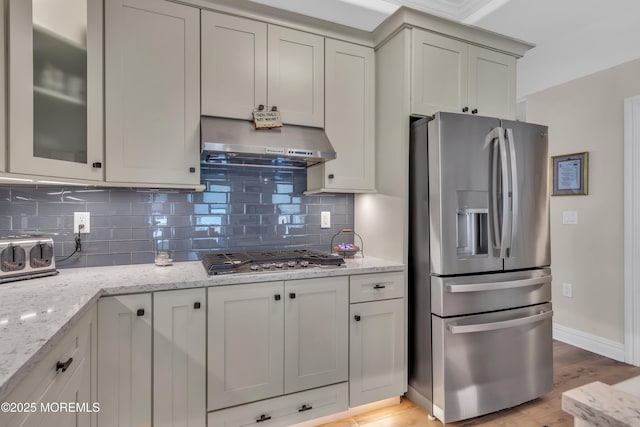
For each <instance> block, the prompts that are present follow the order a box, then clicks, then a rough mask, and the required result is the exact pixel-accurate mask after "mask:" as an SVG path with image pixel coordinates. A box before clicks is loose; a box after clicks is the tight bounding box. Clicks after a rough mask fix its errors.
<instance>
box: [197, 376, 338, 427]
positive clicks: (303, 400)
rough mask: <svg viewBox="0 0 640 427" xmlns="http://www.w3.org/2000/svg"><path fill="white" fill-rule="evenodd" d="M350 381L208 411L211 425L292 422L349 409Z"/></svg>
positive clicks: (272, 425) (238, 426) (231, 426)
mask: <svg viewBox="0 0 640 427" xmlns="http://www.w3.org/2000/svg"><path fill="white" fill-rule="evenodd" d="M348 389H349V386H348V385H347V383H346V382H345V383H341V384H335V385H331V386H327V387H321V388H316V389H313V390H309V391H303V392H300V393H295V394H290V395H287V396H281V397H276V398H274V399H267V400H261V401H259V402H255V403H250V404H248V405H242V406H236V407H233V408H229V409H223V410H221V411H216V412H210V413H209V426H210V427H212V426H215V427H243V426H255V425H256V424H257V423H259V424H258V425H260V426H270V427H276V426H290V425H292V424H296V423H300V422H303V421H306V420H311V419H314V418H318V417H323V416H325V415H330V414H335V413H337V412H342V411H346V410H347V409H348V392H349V391H348Z"/></svg>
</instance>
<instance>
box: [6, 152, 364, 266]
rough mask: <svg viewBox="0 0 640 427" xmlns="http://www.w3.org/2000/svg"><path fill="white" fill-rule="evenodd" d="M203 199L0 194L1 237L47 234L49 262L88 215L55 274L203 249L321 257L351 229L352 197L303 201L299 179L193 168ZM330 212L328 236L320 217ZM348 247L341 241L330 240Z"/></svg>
mask: <svg viewBox="0 0 640 427" xmlns="http://www.w3.org/2000/svg"><path fill="white" fill-rule="evenodd" d="M201 176H202V184H204V185H205V186H206V189H205V191H204V192H202V193H195V192H183V191H175V192H174V191H149V190H130V189H119V188H95V187H76V186H69V187H42V186H38V187H35V186H0V235H1V236H10V235H20V234H46V235H50V236H52V237H53V239H54V241H55V245H56V248H55V253H56V259H57V260H60V259H62V258H63V257H65V256H67V255H68V254H71V252H73V249H74V246H75V245H74V237H75V235H74V234H73V213H74V212H89V213H90V214H91V219H90V221H91V233H89V234H83V235H82V251H81V252H80V253H78V254H75V255H73V256H72V257H71V258H70V259H69V260H67V261H59V262H58V267H59V268H67V267H89V266H101V265H123V264H140V263H151V262H153V260H154V257H155V253H156V251H159V250H162V251H164V250H166V251H169V252H170V253H171V256H172V258H173V259H174V261H192V260H198V259H200V258H201V256H202V254H204V253H207V252H212V251H240V250H259V249H261V248H279V249H286V248H306V249H315V250H321V251H325V252H326V251H329V249H330V241H331V237H332V236H333V235H334V234H335V233H337V232H338V231H340V230H341V229H343V228H352V227H353V195H352V194H322V195H313V196H305V195H303V194H302V193H303V191H304V190H305V189H306V171H304V170H273V169H267V168H255V169H254V168H232V167H229V168H225V167H220V166H215V167H212V166H208V165H204V164H203V165H202V173H201ZM322 211H329V212H331V225H332V227H331V228H329V229H321V228H320V212H322ZM345 241H353V240H352V236H351V235H341V236H339V237H338V238H336V242H345Z"/></svg>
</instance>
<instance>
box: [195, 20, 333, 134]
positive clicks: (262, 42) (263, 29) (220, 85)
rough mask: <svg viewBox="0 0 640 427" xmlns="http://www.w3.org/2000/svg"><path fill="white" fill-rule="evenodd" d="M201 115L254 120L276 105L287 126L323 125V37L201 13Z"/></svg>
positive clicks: (252, 21)
mask: <svg viewBox="0 0 640 427" xmlns="http://www.w3.org/2000/svg"><path fill="white" fill-rule="evenodd" d="M201 49H202V114H203V115H205V116H219V117H230V118H236V119H252V118H253V116H252V112H253V110H254V109H256V108H257V107H258V106H259V105H261V104H262V105H265V106H276V107H278V110H279V111H280V112H281V115H282V121H283V123H285V124H295V125H304V126H316V127H323V126H324V38H323V37H320V36H316V35H313V34H309V33H305V32H302V31H296V30H291V29H288V28H283V27H279V26H277V25H268V24H265V23H263V22H259V21H254V20H251V19H245V18H238V17H234V16H229V15H225V14H221V13H215V12H210V11H203V12H202V48H201Z"/></svg>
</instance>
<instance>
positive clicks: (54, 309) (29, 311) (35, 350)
mask: <svg viewBox="0 0 640 427" xmlns="http://www.w3.org/2000/svg"><path fill="white" fill-rule="evenodd" d="M404 269H405V266H404V265H403V264H399V263H396V262H391V261H386V260H381V259H378V258H372V257H368V256H367V257H365V258H353V259H347V263H346V266H343V267H327V268H313V269H308V270H303V269H300V270H292V271H282V272H270V273H239V274H227V275H219V276H213V277H208V276H207V274H206V272H205V269H204V267H203V266H202V263H201V262H200V261H192V262H180V263H175V264H174V265H172V266H168V267H157V266H155V265H154V264H140V265H125V266H113V267H91V268H76V269H63V270H60V273H59V274H58V275H56V276H49V277H43V278H39V279H31V280H22V281H17V282H10V283H4V284H0V402H2V401H4V399H5V398H6V397H7V396H8V395H9V393H11V391H12V390H13V388H14V387H15V386H16V385H17V384H18V383H19V382H20V381H21V380H22V379H23V378H24V377H25V376H26V375H27V374H28V373H29V372H30V371H31V369H32V368H33V367H34V366H35V365H36V364H37V363H38V362H39V361H40V360H42V358H43V357H44V356H45V355H46V354H47V353H48V351H49V350H50V349H51V348H52V347H53V346H55V345H56V344H57V342H58V341H59V340H60V338H61V337H62V336H63V335H64V333H65V332H66V331H67V330H68V329H69V328H70V327H71V326H73V324H74V323H75V322H76V321H77V320H78V319H80V318H81V317H82V315H83V314H84V313H85V312H86V311H88V310H89V308H91V307H92V304H93V303H95V302H96V301H97V300H98V298H100V297H101V296H104V295H118V294H130V293H142V292H153V291H163V290H171V289H188V288H199V287H206V286H219V285H234V284H243V283H256V282H270V281H274V280H295V279H306V278H312V277H331V276H345V275H353V274H366V273H382V272H387V271H404Z"/></svg>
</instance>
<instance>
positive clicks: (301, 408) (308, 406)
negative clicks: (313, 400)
mask: <svg viewBox="0 0 640 427" xmlns="http://www.w3.org/2000/svg"><path fill="white" fill-rule="evenodd" d="M311 409H313V406H311V405H307V404H306V403H305V404H304V405H302V406H301V407H299V408H298V412H304V411H309V410H311Z"/></svg>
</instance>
